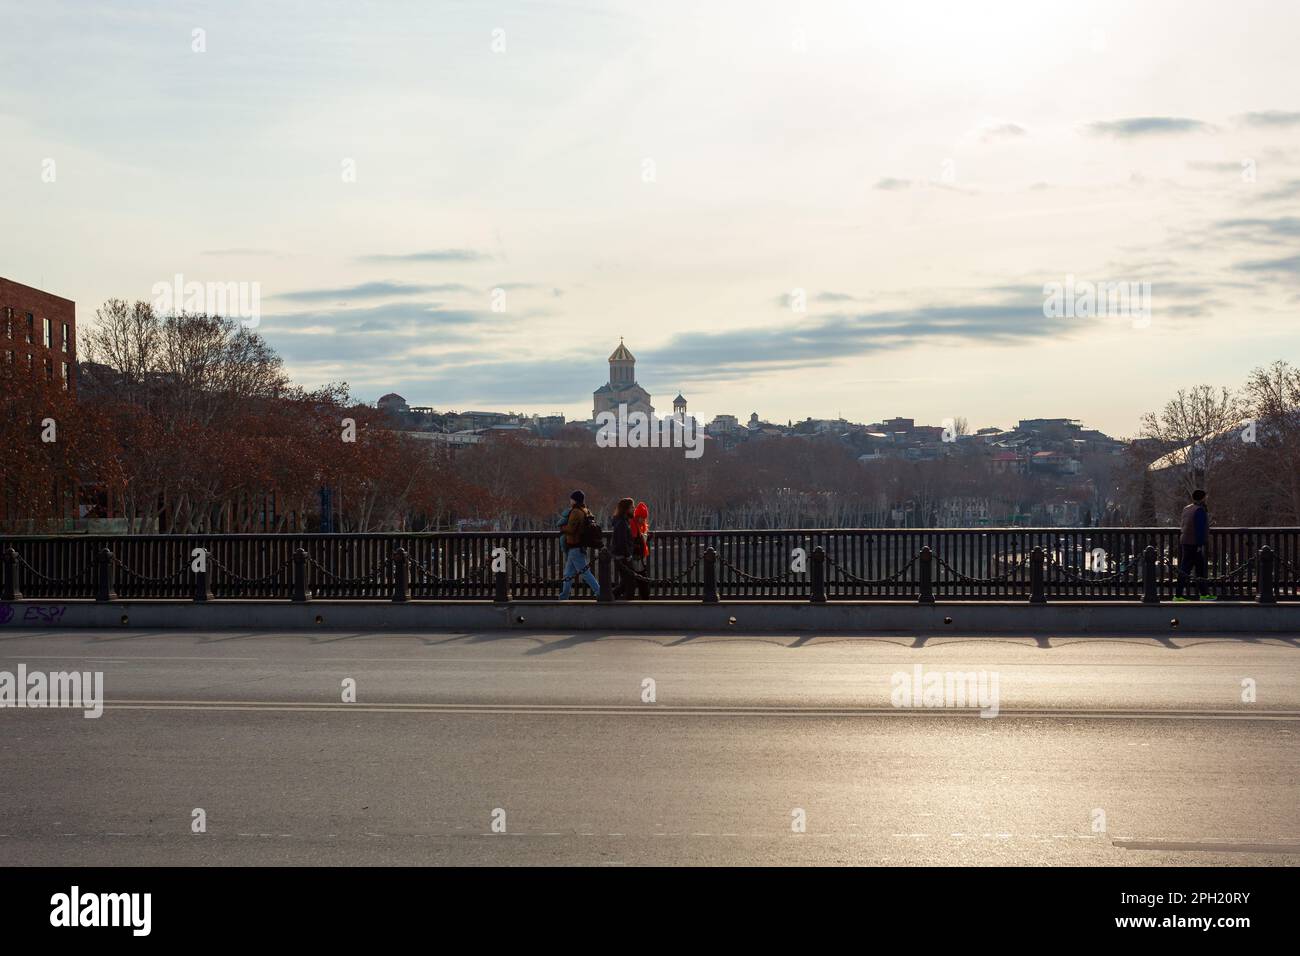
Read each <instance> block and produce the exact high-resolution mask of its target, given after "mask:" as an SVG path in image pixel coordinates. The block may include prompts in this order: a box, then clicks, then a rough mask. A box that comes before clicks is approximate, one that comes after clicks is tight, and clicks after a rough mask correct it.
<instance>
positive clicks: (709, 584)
mask: <svg viewBox="0 0 1300 956" xmlns="http://www.w3.org/2000/svg"><path fill="white" fill-rule="evenodd" d="M704 603H705V604H717V603H718V552H716V551H714V550H713V549H712V548H705V549H704Z"/></svg>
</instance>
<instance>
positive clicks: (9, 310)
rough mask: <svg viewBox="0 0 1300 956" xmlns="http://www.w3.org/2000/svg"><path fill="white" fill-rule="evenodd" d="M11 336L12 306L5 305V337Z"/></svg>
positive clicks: (12, 325)
mask: <svg viewBox="0 0 1300 956" xmlns="http://www.w3.org/2000/svg"><path fill="white" fill-rule="evenodd" d="M13 337H14V307H13V306H12V305H7V306H5V338H7V339H12V338H13Z"/></svg>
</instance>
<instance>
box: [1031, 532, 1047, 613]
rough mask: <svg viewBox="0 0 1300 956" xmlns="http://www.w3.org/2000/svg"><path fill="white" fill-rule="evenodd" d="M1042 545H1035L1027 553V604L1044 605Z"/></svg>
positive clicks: (1045, 596) (1045, 597)
mask: <svg viewBox="0 0 1300 956" xmlns="http://www.w3.org/2000/svg"><path fill="white" fill-rule="evenodd" d="M1044 557H1045V555H1044V554H1043V548H1042V545H1037V546H1035V547H1034V550H1032V551H1030V552H1029V603H1030V604H1046V603H1047V590H1046V587H1045V586H1044V585H1045V576H1044V574H1043V570H1044V569H1043V563H1044Z"/></svg>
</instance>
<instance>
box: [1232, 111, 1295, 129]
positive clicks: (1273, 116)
mask: <svg viewBox="0 0 1300 956" xmlns="http://www.w3.org/2000/svg"><path fill="white" fill-rule="evenodd" d="M1237 119H1238V120H1239V121H1240V122H1241V123H1244V124H1245V125H1246V126H1255V127H1266V128H1268V127H1272V128H1277V127H1286V126H1300V113H1288V112H1285V111H1283V110H1261V111H1260V112H1258V113H1243V114H1242V115H1241V116H1239V117H1237Z"/></svg>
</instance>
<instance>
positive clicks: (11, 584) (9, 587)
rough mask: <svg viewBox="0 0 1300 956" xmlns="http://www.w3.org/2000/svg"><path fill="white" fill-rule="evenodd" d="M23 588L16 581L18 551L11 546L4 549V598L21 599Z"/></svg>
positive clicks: (8, 599) (7, 599) (9, 599)
mask: <svg viewBox="0 0 1300 956" xmlns="http://www.w3.org/2000/svg"><path fill="white" fill-rule="evenodd" d="M22 599H23V589H22V587H21V585H20V584H19V582H18V552H17V551H15V550H14V549H13V548H9V549H8V550H7V551H5V585H4V600H6V601H21V600H22Z"/></svg>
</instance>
